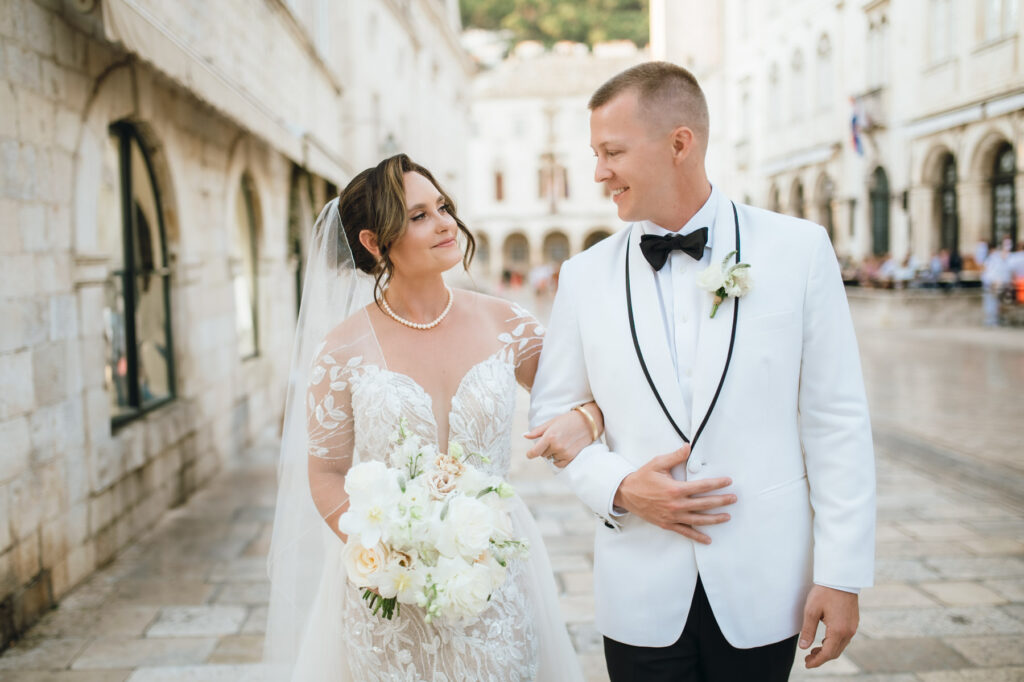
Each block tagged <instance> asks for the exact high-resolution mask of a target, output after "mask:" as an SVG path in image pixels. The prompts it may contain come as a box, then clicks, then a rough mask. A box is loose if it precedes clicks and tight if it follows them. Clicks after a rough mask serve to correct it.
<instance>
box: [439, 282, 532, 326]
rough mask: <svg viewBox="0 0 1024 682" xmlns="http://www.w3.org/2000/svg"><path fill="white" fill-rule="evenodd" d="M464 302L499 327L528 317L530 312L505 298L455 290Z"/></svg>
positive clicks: (465, 290)
mask: <svg viewBox="0 0 1024 682" xmlns="http://www.w3.org/2000/svg"><path fill="white" fill-rule="evenodd" d="M457 291H458V292H459V293H460V294H461V295H462V296H464V297H465V299H466V301H467V302H468V303H470V304H471V305H473V306H474V307H476V308H477V309H479V311H480V312H481V313H483V314H484V315H486V316H487V318H488V319H490V320H492V321H494V322H495V323H496V324H497V325H499V326H505V325H507V324H508V323H509V322H511V321H513V320H515V319H517V318H519V317H521V316H523V315H530V312H529V311H527V310H526V309H525V308H523V307H522V306H521V305H519V304H518V303H516V302H514V301H509V300H508V299H505V298H499V297H497V296H491V295H489V294H483V293H480V292H478V291H469V290H468V289H459V290H457Z"/></svg>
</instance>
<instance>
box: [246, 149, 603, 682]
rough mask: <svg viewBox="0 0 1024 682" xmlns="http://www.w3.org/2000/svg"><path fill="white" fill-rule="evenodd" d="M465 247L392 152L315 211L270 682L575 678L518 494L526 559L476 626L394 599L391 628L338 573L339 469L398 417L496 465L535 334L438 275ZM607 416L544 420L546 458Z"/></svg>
mask: <svg viewBox="0 0 1024 682" xmlns="http://www.w3.org/2000/svg"><path fill="white" fill-rule="evenodd" d="M460 241H461V242H464V243H465V245H466V246H465V253H463V249H462V247H461V246H460ZM474 248H475V242H474V240H473V237H472V235H471V234H470V232H469V230H468V229H467V228H466V226H465V225H464V224H463V223H462V221H461V220H459V218H458V217H457V215H456V213H455V207H454V205H453V203H452V201H451V199H450V198H449V196H448V195H447V194H445V192H444V191H443V190H442V189H441V188H440V186H439V185H438V183H437V182H436V181H435V180H434V177H433V176H432V175H431V174H430V172H429V171H428V170H427V169H425V168H423V167H422V166H420V165H418V164H416V163H414V162H413V161H411V160H410V159H409V157H407V156H406V155H404V154H399V155H397V156H394V157H391V158H389V159H386V160H384V161H382V162H381V163H380V164H379V165H378V166H377V167H375V168H371V169H368V170H366V171H363V172H362V173H360V174H359V175H357V176H356V177H355V178H354V179H353V180H352V182H351V183H349V185H348V186H347V187H346V188H345V189H344V190H343V191H342V192H341V195H340V196H339V197H338V198H337V199H335V200H333V201H332V202H331V203H329V204H328V205H327V207H326V208H325V209H324V211H323V212H322V214H321V215H320V218H319V219H318V220H317V224H316V227H315V228H314V234H313V245H312V249H311V257H310V260H309V264H308V266H307V274H306V278H305V282H304V288H303V295H302V305H301V310H300V315H299V325H298V331H297V335H296V343H295V347H294V351H293V353H294V354H293V359H292V373H291V375H290V381H289V395H288V402H287V406H286V415H285V428H284V434H283V443H282V455H281V464H280V469H279V483H280V489H279V493H278V506H277V512H276V517H275V521H274V534H273V539H272V543H271V550H270V573H271V581H272V593H271V603H270V611H269V615H268V623H267V652H266V656H267V659H268V661H269V662H270V663H271V664H272V665H273V666H274V668H273V669H274V672H275V679H277V678H280V679H292V680H301V681H303V682H306V681H314V680H325V681H326V680H331V681H332V682H334V681H336V680H352V681H354V682H367V681H371V680H389V681H391V680H395V681H397V680H410V681H419V680H439V681H447V682H464V681H467V680H474V681H476V680H480V681H484V680H496V681H497V680H501V681H504V680H510V681H511V680H543V681H550V682H563V681H571V680H581V679H582V674H581V672H580V670H579V667H578V663H577V659H576V654H575V652H574V650H573V647H572V644H571V642H570V640H569V636H568V633H567V632H566V629H565V625H564V623H563V622H562V620H561V617H560V615H559V610H558V595H557V591H556V588H555V584H554V577H553V574H552V571H551V566H550V564H549V562H548V558H547V554H546V552H545V550H544V545H543V542H542V540H541V537H540V534H539V532H538V531H537V528H536V525H535V524H534V522H533V519H532V517H531V516H530V513H529V511H528V510H527V508H526V505H525V504H524V503H523V501H522V500H521V499H520V498H519V497H518V496H516V497H514V498H513V512H512V520H513V525H514V528H515V532H516V535H517V536H520V537H525V538H526V539H527V540H528V541H529V543H530V552H529V555H528V558H526V559H524V560H521V561H513V562H510V563H509V570H508V574H507V577H506V579H505V582H504V583H503V584H502V585H501V587H499V588H498V589H497V590H496V591H495V592H494V593H493V594H492V595H491V598H490V601H489V603H488V606H487V608H486V609H485V610H484V611H483V613H481V614H480V616H479V617H477V618H475V619H471V620H469V621H462V622H459V623H451V622H448V621H444V620H440V619H435V620H433V621H431V622H429V623H428V622H427V621H426V619H425V618H424V613H423V611H422V609H419V608H417V607H405V608H403V609H402V610H401V611H400V613H399V614H398V615H396V616H395V617H394V619H393V620H386V619H384V618H382V617H380V616H378V615H374V614H373V613H371V611H370V610H369V609H368V608H367V604H366V602H365V601H364V600H363V598H362V590H360V589H358V588H356V587H355V586H353V585H352V584H351V583H349V582H348V580H347V579H346V570H345V561H344V555H343V552H342V550H343V548H344V543H345V541H346V537H345V535H344V534H343V533H342V532H341V531H340V530H339V529H338V518H339V516H340V515H341V514H342V513H343V512H344V511H345V510H346V509H347V507H348V497H347V494H346V493H345V490H344V483H345V475H346V472H347V471H348V470H349V468H350V467H352V466H353V465H355V464H357V463H359V462H364V461H369V460H381V461H382V460H384V459H385V458H386V457H387V455H388V452H389V447H390V446H392V443H391V440H390V436H391V434H392V433H393V432H394V431H395V429H396V426H397V425H398V424H399V422H400V420H404V421H403V423H404V425H405V428H406V430H407V431H409V432H411V433H414V434H415V435H417V436H419V438H420V439H421V440H422V441H424V442H427V443H431V444H433V445H435V446H436V447H437V449H438V450H439V451H441V452H447V451H448V446H449V443H452V442H458V443H459V444H460V445H462V446H463V447H464V449H465V451H466V452H469V453H474V454H472V455H470V457H469V460H468V461H469V462H470V463H472V464H473V465H474V466H476V467H478V468H480V469H483V470H484V471H486V472H487V473H489V474H496V475H499V476H505V475H506V474H507V472H508V468H509V462H510V447H511V428H512V418H513V411H514V407H515V393H516V383H517V382H518V383H519V384H520V385H522V386H524V387H526V388H529V387H530V386H531V385H532V383H533V378H534V374H535V372H536V369H537V361H538V356H539V354H540V350H541V346H542V343H543V334H544V330H543V328H542V327H541V325H540V324H539V323H538V321H537V320H536V319H535V318H534V317H533V316H532V315H530V314H529V313H528V312H527V311H525V310H524V309H522V308H521V307H519V306H518V305H515V304H512V303H509V302H508V301H504V300H501V299H496V298H492V297H489V296H484V295H482V294H477V293H474V292H470V291H465V290H453V289H450V288H449V287H448V286H447V285H445V283H444V281H443V279H442V273H444V272H445V271H447V270H449V269H451V268H452V267H453V266H455V265H457V264H458V263H459V262H460V261H461V262H462V263H463V266H464V267H466V266H468V264H469V262H470V260H471V258H472V255H473V251H474ZM580 409H582V410H583V411H584V412H585V414H583V415H580V414H579V411H580ZM602 426H603V422H602V418H601V413H600V410H598V409H597V407H596V405H594V404H588V405H587V406H583V407H582V408H577V409H576V410H574V411H570V412H568V413H567V414H565V415H562V416H561V417H558V418H556V419H554V420H552V422H550V423H549V424H548V425H546V428H547V435H548V439H547V440H548V442H549V443H550V445H549V450H548V453H549V456H550V458H551V459H552V460H553V461H555V462H556V463H558V464H564V462H565V461H567V460H568V459H571V458H572V457H573V456H575V454H576V453H577V452H578V451H579V450H580V449H581V448H582V447H584V446H585V445H588V444H589V443H590V442H592V441H593V440H594V438H596V435H597V434H599V433H600V430H601V428H602Z"/></svg>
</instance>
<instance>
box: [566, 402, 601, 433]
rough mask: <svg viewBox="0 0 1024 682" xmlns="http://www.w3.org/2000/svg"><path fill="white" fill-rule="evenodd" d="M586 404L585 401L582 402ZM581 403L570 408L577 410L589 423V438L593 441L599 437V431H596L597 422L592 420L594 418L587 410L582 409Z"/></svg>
mask: <svg viewBox="0 0 1024 682" xmlns="http://www.w3.org/2000/svg"><path fill="white" fill-rule="evenodd" d="M586 404H587V403H583V405H586ZM583 405H577V406H576V407H574V408H572V409H573V410H575V411H576V412H579V413H580V414H582V415H583V416H584V418H586V420H587V421H588V422H589V423H590V435H591V436H593V437H592V438H591V441H592V442H593V441H595V440H597V439H598V438H600V436H601V432H600V431H598V429H597V422H596V421H594V418H593V417H591V416H590V413H589V412H587V411H586V410H584V409H583Z"/></svg>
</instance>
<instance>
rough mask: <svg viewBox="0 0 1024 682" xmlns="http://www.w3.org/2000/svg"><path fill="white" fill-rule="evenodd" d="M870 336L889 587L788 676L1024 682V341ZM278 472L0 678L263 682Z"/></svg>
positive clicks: (554, 495)
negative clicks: (807, 665) (829, 646)
mask: <svg viewBox="0 0 1024 682" xmlns="http://www.w3.org/2000/svg"><path fill="white" fill-rule="evenodd" d="M858 332H859V338H860V342H861V350H862V355H863V362H864V371H865V376H866V378H867V381H868V387H869V398H870V401H871V407H872V413H873V415H874V419H873V421H874V425H875V437H876V444H877V450H876V452H877V457H878V486H879V487H878V491H879V497H878V506H879V510H878V518H879V525H878V547H877V571H876V582H877V585H876V586H875V587H874V588H871V589H868V590H865V591H864V593H863V595H862V598H861V605H862V611H861V626H860V632H859V634H858V636H857V637H856V638H855V639H854V641H853V643H852V644H851V645H850V647H849V649H848V650H847V652H846V653H845V654H844V655H843V656H842V657H841V658H840V659H839V660H837V661H834V662H832V663H830V664H828V665H827V666H826V667H825V668H824V669H823V670H821V671H816V672H814V673H807V672H804V671H803V670H802V662H801V661H800V660H799V659H798V662H797V665H796V666H795V667H794V674H793V678H794V679H814V680H851V681H852V680H857V681H867V680H871V681H872V682H882V681H886V682H912V681H921V682H968V681H970V682H975V681H977V682H980V681H982V680H986V681H989V680H991V681H997V680H998V681H1005V682H1009V681H1010V680H1024V457H1022V455H1021V434H1022V428H1021V426H1022V424H1021V422H1022V416H1024V397H1022V396H1024V332H1019V331H1012V330H982V329H960V330H913V331H910V330H902V331H900V330H891V329H874V328H871V327H870V326H868V325H864V324H862V325H860V326H859V328H858ZM525 404H526V396H525V394H524V395H523V396H522V400H521V401H520V410H519V414H518V419H519V422H520V423H519V424H518V425H517V426H516V429H515V431H514V432H515V433H520V432H521V431H522V430H524V429H525ZM525 447H526V446H525V443H521V444H520V445H519V446H518V448H519V451H520V452H521V451H523V450H525ZM275 457H276V451H275V444H274V442H273V441H272V440H271V439H268V440H267V441H266V442H264V443H263V444H261V445H258V446H256V447H254V448H253V449H252V451H251V452H250V453H248V454H247V456H246V458H245V460H244V461H240V462H236V463H234V464H232V465H231V467H230V468H229V469H227V470H226V471H225V472H224V473H223V474H221V475H220V476H219V477H218V478H217V479H216V480H215V482H214V483H213V484H211V485H210V486H209V487H207V488H206V489H204V490H202V491H200V492H199V493H197V494H196V495H195V496H194V497H193V498H192V499H191V500H189V502H188V503H187V504H186V505H184V506H183V507H180V508H178V509H176V510H173V511H171V512H170V513H168V514H167V515H166V516H165V518H164V519H163V520H162V521H161V522H160V524H159V525H158V526H157V527H156V528H155V529H154V530H152V531H151V532H149V533H148V534H147V535H145V536H144V537H143V538H142V539H141V540H140V541H139V542H138V543H137V544H135V545H134V546H132V547H131V548H130V549H128V550H126V551H125V552H123V553H122V554H121V555H120V556H118V558H117V559H116V560H115V561H114V562H113V563H112V564H110V565H109V566H107V567H106V568H105V569H103V570H102V571H100V572H98V573H97V574H95V575H93V576H92V577H91V578H89V579H88V580H87V581H86V582H85V583H84V584H82V585H81V586H80V587H79V588H77V589H76V590H75V591H73V592H72V593H71V595H70V596H69V597H68V598H66V599H65V600H64V601H63V602H62V603H61V605H60V607H59V608H58V609H56V610H54V611H53V612H51V613H50V614H48V615H47V616H46V617H45V618H44V619H43V620H42V621H41V622H40V623H39V624H38V625H37V626H36V627H35V628H33V629H32V630H31V631H30V632H29V633H28V635H27V636H26V637H24V638H23V639H22V640H21V641H20V642H19V643H17V644H16V645H15V646H13V647H12V648H11V649H10V650H8V651H7V652H6V653H5V654H4V655H3V656H2V657H0V678H2V679H3V680H7V681H10V682H28V681H32V682H42V681H46V682H94V681H95V682H99V681H103V682H108V681H109V682H121V681H123V680H131V681H132V682H143V681H145V682H156V681H161V682H162V681H171V680H174V681H178V680H196V681H200V680H211V681H213V680H216V681H218V682H219V681H221V680H224V681H227V680H244V679H252V680H256V679H263V678H262V677H261V676H260V669H259V666H258V665H257V661H258V660H259V658H260V652H261V647H262V633H263V627H264V620H265V617H266V601H267V595H268V584H267V581H266V571H265V553H266V550H267V546H268V544H269V540H270V523H271V520H272V516H273V504H274V460H275ZM514 461H515V464H514V471H513V481H514V482H515V483H516V485H517V487H518V489H519V490H520V492H521V493H522V494H523V496H524V497H525V498H526V500H527V502H528V503H529V505H530V507H531V509H532V510H533V512H534V514H535V515H536V517H537V521H538V523H539V524H540V526H541V529H542V531H543V532H544V534H545V536H546V538H547V545H548V550H549V552H550V554H551V557H552V563H553V565H554V568H555V571H556V572H557V577H558V581H559V585H560V587H561V589H562V595H563V596H562V610H563V613H564V615H565V618H566V620H567V621H568V623H569V627H570V630H571V632H572V635H573V638H574V641H575V644H576V647H577V650H578V651H579V654H580V658H581V661H582V662H583V665H584V666H585V668H586V670H587V676H588V680H593V681H597V680H606V679H607V677H606V676H605V674H604V667H603V661H602V657H601V650H600V638H599V636H598V635H597V633H596V632H595V630H594V628H593V624H592V619H593V600H592V597H591V580H592V578H591V562H592V554H591V552H592V548H591V528H592V520H591V515H590V514H589V513H588V512H586V511H585V510H584V508H583V507H582V505H581V504H580V503H579V502H578V501H577V500H576V499H575V498H574V497H573V496H571V495H570V494H568V493H567V492H566V490H565V489H563V488H562V486H561V484H560V483H558V482H557V481H555V480H553V479H552V476H551V474H550V473H549V472H548V470H547V467H546V466H544V465H541V464H537V463H533V462H526V461H525V459H524V458H522V457H516V458H514Z"/></svg>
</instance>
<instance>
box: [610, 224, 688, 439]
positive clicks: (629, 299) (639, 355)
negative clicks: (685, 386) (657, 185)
mask: <svg viewBox="0 0 1024 682" xmlns="http://www.w3.org/2000/svg"><path fill="white" fill-rule="evenodd" d="M629 242H630V240H629V239H626V312H627V313H629V332H630V334H632V335H633V349H634V350H636V359H637V360H639V361H640V369H642V370H643V371H644V376H645V377H647V383H648V385H650V387H651V391H652V392H653V393H654V397H655V399H656V400H657V401H658V405H660V406H661V411H662V412H664V413H665V416H666V417H667V418H668V422H669V424H671V425H672V428H673V429H675V430H676V433H678V434H679V437H680V438H682V439H683V442H684V443H689V442H690V439H689V438H687V437H686V434H684V433H683V430H682V429H681V428H679V425H678V424H676V420H675V419H673V418H672V415H671V414H670V413H669V411H668V408H667V407H665V401H664V400H662V399H661V394H660V393H658V388H657V387H656V386H655V385H654V379H652V378H651V371H650V370H649V369H647V363H646V362H645V361H644V353H643V351H642V350H640V340H639V339H638V338H637V336H636V322H635V321H634V320H633V290H632V287H631V286H630V284H629V248H630V243H629Z"/></svg>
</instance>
